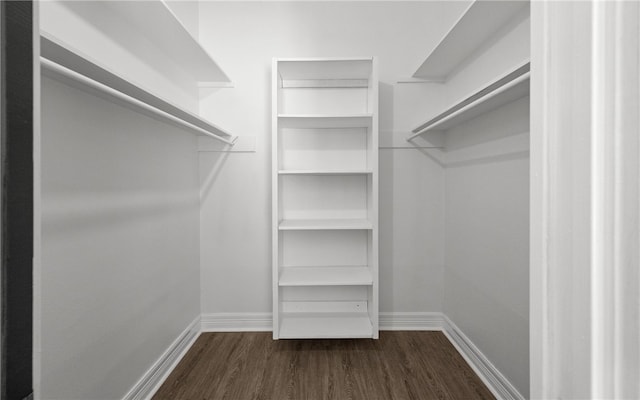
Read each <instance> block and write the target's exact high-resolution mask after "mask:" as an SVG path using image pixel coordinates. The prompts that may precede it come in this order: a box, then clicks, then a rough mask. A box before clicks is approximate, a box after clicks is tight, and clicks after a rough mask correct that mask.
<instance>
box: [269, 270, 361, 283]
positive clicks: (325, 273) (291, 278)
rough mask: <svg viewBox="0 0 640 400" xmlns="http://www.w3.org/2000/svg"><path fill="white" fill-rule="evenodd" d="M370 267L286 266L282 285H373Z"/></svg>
mask: <svg viewBox="0 0 640 400" xmlns="http://www.w3.org/2000/svg"><path fill="white" fill-rule="evenodd" d="M371 284H373V277H372V276H371V269H370V268H369V267H346V266H344V267H342V266H340V267H333V266H332V267H284V268H282V270H281V272H280V281H279V285H280V286H350V285H351V286H355V285H371Z"/></svg>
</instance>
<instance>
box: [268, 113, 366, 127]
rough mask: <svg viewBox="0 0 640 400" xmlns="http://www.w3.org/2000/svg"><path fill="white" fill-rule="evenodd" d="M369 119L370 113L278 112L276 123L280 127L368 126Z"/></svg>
mask: <svg viewBox="0 0 640 400" xmlns="http://www.w3.org/2000/svg"><path fill="white" fill-rule="evenodd" d="M371 119H372V115H371V114H354V115H309V114H306V115H302V114H278V124H279V125H280V127H282V128H368V127H370V126H371Z"/></svg>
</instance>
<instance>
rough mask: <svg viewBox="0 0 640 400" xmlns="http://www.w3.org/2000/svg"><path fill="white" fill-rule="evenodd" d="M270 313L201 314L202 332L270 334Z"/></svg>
mask: <svg viewBox="0 0 640 400" xmlns="http://www.w3.org/2000/svg"><path fill="white" fill-rule="evenodd" d="M272 326H273V325H272V314H271V313H212V314H202V332H271V331H272Z"/></svg>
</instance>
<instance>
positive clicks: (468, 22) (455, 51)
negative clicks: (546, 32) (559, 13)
mask: <svg viewBox="0 0 640 400" xmlns="http://www.w3.org/2000/svg"><path fill="white" fill-rule="evenodd" d="M527 6H528V2H527V1H490V0H474V1H473V2H472V3H471V4H470V5H469V7H468V8H467V9H466V10H465V12H464V13H463V14H462V15H461V16H460V19H458V21H457V22H456V23H455V24H454V25H453V27H452V28H451V30H450V31H449V32H447V34H446V35H445V36H444V37H443V38H442V39H441V40H440V42H439V43H438V45H437V46H436V47H435V48H434V49H433V50H432V51H431V53H429V55H428V56H427V58H426V60H425V61H424V62H423V63H422V65H420V67H419V68H418V69H417V70H416V72H415V73H414V74H413V77H415V78H422V79H431V80H440V81H446V80H447V79H448V78H449V76H450V75H451V73H452V72H453V71H455V70H456V68H457V67H458V66H459V65H460V64H462V63H463V62H464V61H465V60H467V59H468V58H470V57H471V56H473V55H474V54H475V53H476V51H477V50H478V49H479V48H481V47H482V46H483V45H484V44H485V43H486V42H488V41H490V40H491V39H492V38H493V37H494V36H495V35H496V34H497V33H498V32H499V31H500V30H501V28H503V27H504V26H505V25H507V24H508V23H509V22H510V21H511V20H512V19H513V18H514V17H515V16H516V15H517V14H518V13H520V12H522V11H523V9H524V8H525V7H527Z"/></svg>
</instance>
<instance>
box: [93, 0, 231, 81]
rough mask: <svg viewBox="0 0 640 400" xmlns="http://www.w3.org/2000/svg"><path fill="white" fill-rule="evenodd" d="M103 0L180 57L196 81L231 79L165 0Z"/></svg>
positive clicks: (172, 56) (106, 4)
mask: <svg viewBox="0 0 640 400" xmlns="http://www.w3.org/2000/svg"><path fill="white" fill-rule="evenodd" d="M101 3H102V4H103V6H105V7H109V8H110V9H111V10H112V11H114V12H115V13H117V14H119V15H121V16H122V18H124V19H125V20H127V21H129V22H130V23H131V24H132V25H133V26H135V27H136V28H137V30H138V31H139V32H140V33H141V34H142V35H144V36H145V37H146V38H148V39H150V40H152V41H153V42H154V43H155V44H156V45H157V46H158V47H159V48H161V49H162V51H163V52H164V53H165V54H166V55H167V56H168V57H170V58H172V59H175V60H180V64H181V65H182V66H183V67H184V69H185V70H186V71H188V72H189V74H190V75H192V76H193V77H194V78H195V80H196V81H202V82H230V79H229V77H228V76H227V74H226V73H225V72H224V71H223V70H222V69H221V68H220V66H219V65H218V64H217V63H216V62H215V61H214V60H213V58H212V57H211V56H210V55H209V53H207V51H206V50H205V49H204V48H203V47H202V46H201V45H200V43H199V42H198V41H197V40H196V39H195V38H194V37H193V36H192V35H191V34H190V33H189V31H187V29H186V28H185V27H184V25H183V24H182V23H181V22H180V20H179V19H178V18H177V17H176V16H175V14H174V13H173V11H171V9H170V8H169V7H168V6H167V4H165V2H164V1H162V0H154V1H105V2H101Z"/></svg>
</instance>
